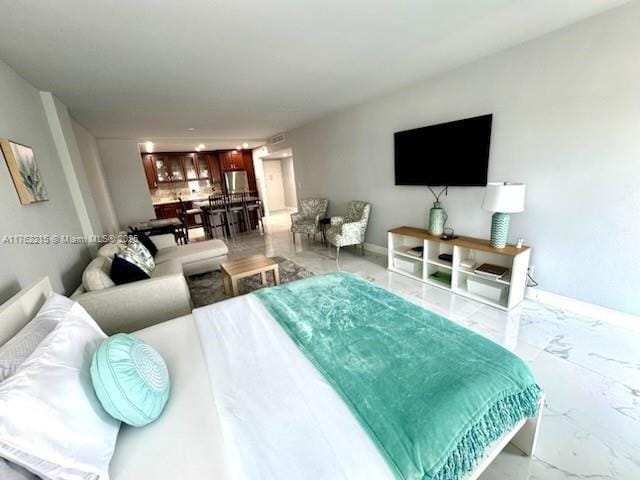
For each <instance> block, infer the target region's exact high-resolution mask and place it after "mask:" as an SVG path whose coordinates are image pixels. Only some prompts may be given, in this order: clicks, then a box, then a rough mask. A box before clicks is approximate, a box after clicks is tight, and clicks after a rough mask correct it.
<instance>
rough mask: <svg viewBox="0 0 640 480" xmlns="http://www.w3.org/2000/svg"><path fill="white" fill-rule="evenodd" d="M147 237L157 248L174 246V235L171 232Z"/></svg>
mask: <svg viewBox="0 0 640 480" xmlns="http://www.w3.org/2000/svg"><path fill="white" fill-rule="evenodd" d="M149 239H150V240H151V241H152V242H153V244H154V245H155V246H156V248H157V249H158V250H162V249H163V248H169V247H175V246H176V245H177V243H176V237H175V235H173V233H164V234H162V235H152V236H150V237H149Z"/></svg>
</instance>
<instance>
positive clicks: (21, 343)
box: [0, 293, 74, 478]
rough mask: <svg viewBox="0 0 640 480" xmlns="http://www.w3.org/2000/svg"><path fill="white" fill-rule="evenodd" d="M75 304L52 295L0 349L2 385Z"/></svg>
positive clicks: (0, 380) (0, 377) (0, 379)
mask: <svg viewBox="0 0 640 480" xmlns="http://www.w3.org/2000/svg"><path fill="white" fill-rule="evenodd" d="M73 304H74V302H73V300H70V299H68V298H67V297H63V296H62V295H58V294H57V293H52V294H51V295H50V296H49V298H48V299H47V301H46V302H44V305H42V307H41V308H40V310H39V311H38V313H37V315H36V316H35V317H33V319H32V320H31V321H30V322H29V323H27V324H26V325H25V326H24V327H23V328H22V330H20V331H19V332H18V333H17V334H16V335H15V336H13V337H11V339H10V340H9V341H8V342H7V343H5V344H4V345H2V346H1V347H0V383H1V382H3V381H4V380H5V379H7V378H9V377H10V376H11V375H13V374H14V373H15V372H16V370H17V369H18V367H19V366H20V365H22V364H23V363H24V361H25V360H26V359H27V358H28V357H29V356H30V355H31V354H32V353H33V351H34V350H35V349H36V347H37V346H38V345H40V343H41V342H42V341H43V340H44V339H45V337H46V336H47V335H49V333H51V332H52V331H53V329H54V328H55V327H56V325H57V324H58V322H60V321H61V320H63V319H65V318H66V316H67V315H68V313H69V311H70V310H71V307H72V306H73ZM0 478H2V477H0Z"/></svg>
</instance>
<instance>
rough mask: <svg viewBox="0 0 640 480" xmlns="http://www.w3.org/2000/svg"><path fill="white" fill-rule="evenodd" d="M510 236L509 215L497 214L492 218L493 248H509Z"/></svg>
mask: <svg viewBox="0 0 640 480" xmlns="http://www.w3.org/2000/svg"><path fill="white" fill-rule="evenodd" d="M508 234H509V214H508V213H501V212H496V213H494V214H493V216H492V217H491V246H492V247H493V248H504V247H506V246H507V235H508Z"/></svg>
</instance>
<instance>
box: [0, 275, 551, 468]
mask: <svg viewBox="0 0 640 480" xmlns="http://www.w3.org/2000/svg"><path fill="white" fill-rule="evenodd" d="M52 291H53V289H52V288H51V282H50V281H49V278H48V277H44V278H43V279H41V280H39V281H37V282H35V283H33V284H31V285H30V286H28V287H26V288H25V289H23V290H21V291H20V292H18V293H17V294H16V295H14V296H13V297H11V298H10V299H9V300H7V301H6V302H5V303H4V304H3V305H1V306H0V345H2V344H4V343H5V342H6V341H7V340H9V339H10V338H11V337H12V336H13V335H15V334H16V333H17V332H18V331H19V330H20V329H21V328H22V327H23V326H24V325H26V324H27V323H28V322H29V321H30V320H31V319H32V318H33V317H34V316H35V315H36V313H37V312H38V310H39V309H40V307H41V306H42V304H43V303H44V301H45V300H46V299H47V297H48V296H49V294H50V293H51V292H52ZM543 407H544V395H543V396H541V397H540V406H539V408H538V414H537V416H536V417H534V418H529V419H525V420H521V421H520V422H518V424H517V425H516V426H515V427H514V428H513V429H512V430H511V431H509V432H507V433H505V434H504V435H503V436H502V437H500V438H499V439H498V440H496V441H495V442H494V443H493V444H492V445H491V446H490V447H489V448H488V449H487V452H486V453H485V455H484V457H483V458H482V459H481V460H480V461H479V462H478V465H477V466H476V468H475V469H474V470H473V471H471V472H469V473H468V474H467V475H466V476H465V477H464V480H477V479H478V478H479V477H480V475H482V473H483V472H484V471H485V470H486V469H487V467H489V465H490V464H491V462H493V460H495V458H496V457H497V456H498V454H499V453H500V452H502V450H503V449H504V447H506V446H507V444H509V443H511V444H512V445H514V446H515V447H516V448H518V449H519V450H521V451H522V452H523V453H524V454H525V455H527V456H533V452H534V450H535V447H536V440H537V434H538V427H539V426H540V420H541V419H542V410H543Z"/></svg>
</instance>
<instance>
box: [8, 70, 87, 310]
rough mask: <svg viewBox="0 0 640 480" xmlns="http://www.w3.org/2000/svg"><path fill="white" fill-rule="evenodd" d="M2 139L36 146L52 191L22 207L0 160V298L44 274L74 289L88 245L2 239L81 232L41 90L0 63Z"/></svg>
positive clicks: (59, 286)
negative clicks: (46, 197)
mask: <svg viewBox="0 0 640 480" xmlns="http://www.w3.org/2000/svg"><path fill="white" fill-rule="evenodd" d="M0 137H1V138H7V139H11V140H14V141H16V142H19V143H22V144H25V145H29V146H30V147H32V148H33V151H34V154H35V158H36V162H37V163H38V167H39V169H40V172H41V174H42V177H43V180H44V184H45V186H46V189H47V192H48V194H49V201H48V202H42V203H36V204H31V205H21V204H20V201H19V200H18V195H17V193H16V191H15V188H14V186H13V182H12V180H11V176H10V175H9V170H8V169H7V166H6V164H5V162H4V159H0V265H2V268H0V302H3V301H5V300H6V299H7V298H9V297H10V296H11V295H12V294H14V293H16V292H17V291H18V290H19V289H20V288H22V287H25V286H26V285H28V284H29V283H31V282H33V281H35V280H37V279H39V278H41V277H43V276H45V275H48V276H49V278H50V279H51V281H52V283H53V287H54V289H55V290H56V291H58V292H65V293H70V292H72V291H73V290H74V289H75V288H76V287H77V286H78V284H79V283H80V281H81V277H82V270H83V269H84V267H85V266H86V265H87V263H88V262H89V260H90V255H89V250H88V248H87V247H86V246H85V245H82V244H60V245H53V244H49V245H10V244H6V243H5V242H4V241H2V240H4V236H5V235H7V236H8V235H24V234H29V235H54V234H56V235H72V236H82V235H83V231H82V228H81V226H80V222H79V220H78V216H77V213H76V208H75V205H74V202H73V200H72V198H71V194H70V193H69V185H68V183H67V181H66V178H65V175H64V172H63V167H62V163H61V161H60V158H59V157H58V154H57V151H56V147H55V144H54V141H53V138H52V135H51V131H50V128H49V125H48V123H47V118H46V115H45V111H44V107H43V104H42V101H41V98H40V92H38V90H37V89H36V88H34V87H33V86H31V85H30V84H28V83H27V82H26V81H24V80H23V79H22V78H21V77H20V76H19V75H18V74H16V73H15V72H14V71H13V70H12V69H11V68H10V67H9V66H8V65H7V64H5V63H4V62H2V61H0ZM0 157H1V156H0Z"/></svg>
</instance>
